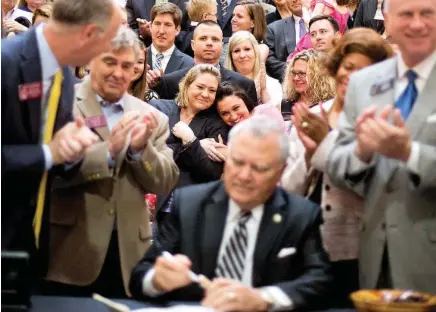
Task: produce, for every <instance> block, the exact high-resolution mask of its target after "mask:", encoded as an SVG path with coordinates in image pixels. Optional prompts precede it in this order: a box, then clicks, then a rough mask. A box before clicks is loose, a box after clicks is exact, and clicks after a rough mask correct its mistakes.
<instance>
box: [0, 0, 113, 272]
mask: <svg viewBox="0 0 436 312" xmlns="http://www.w3.org/2000/svg"><path fill="white" fill-rule="evenodd" d="M120 24H121V13H120V11H119V7H118V5H117V3H116V2H115V1H114V0H75V1H71V0H57V1H56V2H55V3H54V5H53V15H52V19H51V20H50V21H49V22H48V23H47V24H41V25H39V26H37V27H35V28H32V29H30V30H29V31H28V32H26V33H24V34H23V35H22V36H17V37H14V38H12V39H7V40H3V41H2V51H1V57H2V62H1V69H2V70H1V72H2V91H1V99H2V123H1V125H2V137H1V139H2V140H1V146H2V151H1V154H2V180H3V183H2V206H3V209H2V250H24V251H27V252H28V253H29V254H30V256H31V260H35V261H37V263H35V266H36V267H35V270H32V272H33V273H36V271H38V269H40V270H44V269H45V268H44V266H45V265H46V263H45V261H44V260H45V259H43V258H42V259H41V262H40V261H39V260H36V258H35V255H37V251H38V254H39V255H42V256H43V257H45V256H46V252H45V251H46V249H45V248H46V247H47V242H48V217H49V216H50V214H49V212H48V207H49V194H50V185H51V180H52V178H53V176H54V175H56V174H60V175H64V176H67V175H68V173H71V172H74V169H75V168H74V167H76V166H74V165H75V164H76V163H78V162H79V161H80V159H81V158H82V157H83V154H84V152H85V150H86V148H87V147H89V146H90V145H91V144H93V143H94V141H95V140H97V137H96V136H95V135H94V134H93V133H92V132H91V130H89V128H88V127H87V126H86V121H85V120H83V119H77V120H76V122H72V105H73V99H74V83H75V78H74V76H73V75H72V73H71V70H70V69H69V67H68V66H83V65H85V64H87V63H88V62H89V61H90V60H91V59H92V58H93V57H94V56H96V55H97V54H100V53H102V52H104V51H106V50H107V49H108V48H109V45H110V40H111V39H112V38H113V37H114V36H115V34H116V32H117V29H118V27H119V25H120ZM38 259H39V257H38ZM41 265H42V267H41Z"/></svg>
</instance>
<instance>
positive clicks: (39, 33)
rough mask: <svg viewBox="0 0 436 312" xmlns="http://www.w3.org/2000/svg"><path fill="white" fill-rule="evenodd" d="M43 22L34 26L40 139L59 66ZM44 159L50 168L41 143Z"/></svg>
mask: <svg viewBox="0 0 436 312" xmlns="http://www.w3.org/2000/svg"><path fill="white" fill-rule="evenodd" d="M43 29H44V24H40V25H38V26H37V27H36V31H35V34H36V43H37V45H38V51H39V61H40V64H41V71H42V97H41V107H42V109H41V117H42V120H41V130H40V131H41V140H42V139H43V137H44V130H45V125H46V122H47V103H48V96H49V93H48V91H49V89H50V85H51V84H52V81H53V77H54V75H55V74H56V73H57V71H58V70H59V69H60V68H61V66H60V65H59V63H58V61H57V59H56V57H55V56H54V54H53V52H52V50H51V48H50V46H49V45H48V42H47V40H46V39H45V37H44V34H43ZM42 149H43V152H44V159H45V170H50V169H51V167H53V156H52V154H51V151H50V148H49V147H48V145H47V144H43V145H42Z"/></svg>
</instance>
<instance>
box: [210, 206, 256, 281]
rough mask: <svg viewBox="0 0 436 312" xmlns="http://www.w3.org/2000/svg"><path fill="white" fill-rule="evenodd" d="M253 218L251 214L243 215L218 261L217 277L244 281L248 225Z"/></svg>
mask: <svg viewBox="0 0 436 312" xmlns="http://www.w3.org/2000/svg"><path fill="white" fill-rule="evenodd" d="M250 217H251V212H246V213H243V214H242V216H241V217H240V219H239V222H238V224H237V225H236V226H235V229H234V230H233V234H232V236H230V239H229V240H228V242H227V244H226V247H225V249H224V253H223V255H222V256H221V259H219V261H218V266H217V268H216V269H215V275H216V276H218V277H226V278H231V279H235V280H239V281H241V280H242V275H243V272H244V262H245V258H246V253H247V245H248V232H247V226H246V223H247V221H248V220H249V219H250Z"/></svg>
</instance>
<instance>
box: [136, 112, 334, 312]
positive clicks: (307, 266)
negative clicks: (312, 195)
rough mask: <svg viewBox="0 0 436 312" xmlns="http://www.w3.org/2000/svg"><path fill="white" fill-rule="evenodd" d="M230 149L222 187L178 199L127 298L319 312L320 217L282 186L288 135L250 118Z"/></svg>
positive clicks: (323, 262)
mask: <svg viewBox="0 0 436 312" xmlns="http://www.w3.org/2000/svg"><path fill="white" fill-rule="evenodd" d="M228 146H229V150H228V158H227V161H226V163H225V168H224V174H223V182H220V181H217V182H211V183H208V184H199V185H194V186H188V187H186V188H181V189H178V190H176V192H175V194H174V200H173V206H172V209H171V212H170V216H169V218H168V219H167V220H166V221H165V222H164V223H163V225H162V229H161V231H159V232H158V234H157V236H156V238H155V240H154V242H153V245H152V246H151V247H150V249H149V250H148V251H147V253H146V254H145V256H144V257H143V259H142V260H141V261H140V262H139V264H138V265H137V266H136V267H135V269H134V270H133V272H132V276H131V280H130V290H131V293H132V294H133V296H134V297H136V298H147V299H148V300H149V299H152V298H154V299H157V300H184V301H186V300H196V301H199V300H203V301H202V304H203V305H205V306H208V307H211V308H213V309H215V310H219V311H247V312H248V311H269V310H270V309H277V310H292V309H304V310H306V309H311V308H319V305H322V303H323V302H324V300H325V299H326V295H327V293H328V287H329V286H330V282H331V275H330V265H329V260H328V256H327V254H326V252H325V250H324V249H323V246H322V243H321V237H320V232H319V227H320V225H321V223H322V217H321V210H320V208H319V206H317V205H315V204H314V203H312V202H310V201H309V200H307V199H304V198H302V197H299V196H297V195H293V194H290V193H287V192H286V191H284V190H283V189H282V188H280V187H278V186H277V183H278V182H279V180H280V177H281V175H282V173H283V170H284V168H285V166H286V157H287V154H288V153H289V149H288V148H289V140H288V139H287V137H286V134H284V133H283V131H282V130H281V129H280V127H279V126H278V125H277V123H275V122H274V121H273V120H271V119H269V118H268V117H266V116H253V117H251V118H249V119H247V120H245V121H242V122H241V123H239V124H237V125H236V126H235V127H234V128H233V129H232V130H231V132H230V136H229V144H228ZM164 251H166V252H168V253H169V254H168V253H167V254H166V255H165V254H164V255H163V252H164ZM189 270H191V271H193V272H194V273H196V274H202V275H203V276H205V277H206V278H207V279H208V280H209V281H206V280H205V279H204V278H203V281H200V282H201V283H202V285H203V287H205V288H206V290H204V289H202V288H201V287H200V286H199V284H197V283H194V282H193V280H192V279H191V277H190V275H189Z"/></svg>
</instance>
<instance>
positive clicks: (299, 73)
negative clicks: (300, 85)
mask: <svg viewBox="0 0 436 312" xmlns="http://www.w3.org/2000/svg"><path fill="white" fill-rule="evenodd" d="M291 76H292V77H298V78H300V79H304V78H306V73H305V72H297V71H293V70H292V71H291Z"/></svg>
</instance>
